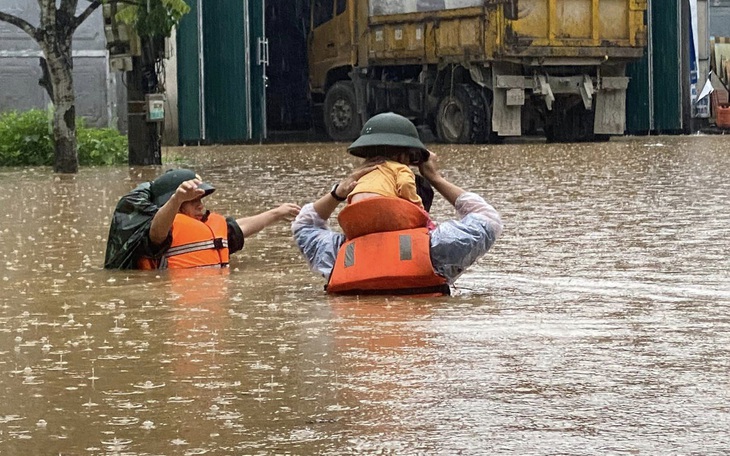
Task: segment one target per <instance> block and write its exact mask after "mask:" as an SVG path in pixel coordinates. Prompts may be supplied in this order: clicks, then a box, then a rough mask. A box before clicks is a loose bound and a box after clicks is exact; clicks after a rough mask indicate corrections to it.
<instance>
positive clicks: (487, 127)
mask: <svg viewBox="0 0 730 456" xmlns="http://www.w3.org/2000/svg"><path fill="white" fill-rule="evenodd" d="M479 92H480V94H481V95H482V99H483V100H484V139H483V141H482V142H483V143H484V144H502V143H504V137H502V136H499V134H497V132H496V131H494V130H492V112H494V111H493V109H494V106H493V100H494V95H493V94H492V91H491V90H489V89H481V90H479Z"/></svg>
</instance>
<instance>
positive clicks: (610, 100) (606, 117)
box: [593, 77, 629, 135]
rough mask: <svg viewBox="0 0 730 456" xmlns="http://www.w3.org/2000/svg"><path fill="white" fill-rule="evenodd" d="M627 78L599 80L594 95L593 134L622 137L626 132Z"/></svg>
mask: <svg viewBox="0 0 730 456" xmlns="http://www.w3.org/2000/svg"><path fill="white" fill-rule="evenodd" d="M628 86H629V78H626V77H604V78H601V88H600V90H599V91H598V93H597V94H596V111H595V113H596V117H595V120H594V123H593V132H594V133H595V134H597V135H623V134H624V131H625V130H626V88H627V87H628Z"/></svg>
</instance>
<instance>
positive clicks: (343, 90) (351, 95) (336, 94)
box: [324, 81, 362, 141]
mask: <svg viewBox="0 0 730 456" xmlns="http://www.w3.org/2000/svg"><path fill="white" fill-rule="evenodd" d="M324 125H325V128H326V129H327V135H328V136H329V137H330V138H332V139H333V140H335V141H351V140H353V139H355V138H357V137H358V135H359V134H360V129H361V128H362V125H361V122H360V115H359V114H358V113H357V102H356V100H355V88H354V87H353V86H352V82H348V81H340V82H336V83H335V84H334V85H332V87H330V89H329V90H328V91H327V95H326V96H325V98H324Z"/></svg>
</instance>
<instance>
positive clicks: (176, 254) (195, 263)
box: [165, 213, 228, 269]
mask: <svg viewBox="0 0 730 456" xmlns="http://www.w3.org/2000/svg"><path fill="white" fill-rule="evenodd" d="M165 259H166V260H167V267H168V268H170V269H178V268H196V267H201V266H213V265H218V266H221V267H223V266H227V265H228V225H227V223H226V219H225V217H223V216H222V215H220V214H214V213H211V214H210V215H209V216H208V219H207V220H206V221H205V222H201V221H200V220H197V219H194V218H192V217H188V216H187V215H185V214H177V215H176V216H175V221H174V222H173V224H172V245H171V246H170V248H169V249H168V250H167V252H165Z"/></svg>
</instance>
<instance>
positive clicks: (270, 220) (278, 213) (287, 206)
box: [236, 203, 301, 238]
mask: <svg viewBox="0 0 730 456" xmlns="http://www.w3.org/2000/svg"><path fill="white" fill-rule="evenodd" d="M300 210H301V208H300V207H299V206H297V205H296V204H292V203H284V204H282V205H281V206H279V207H275V208H273V209H269V210H268V211H266V212H262V213H260V214H256V215H252V216H249V217H242V218H239V219H236V223H238V226H239V227H240V228H241V232H242V233H243V237H244V238H248V237H251V236H253V235H254V234H256V233H258V232H259V231H261V230H263V229H264V228H266V227H268V226H271V225H273V224H275V223H277V222H281V221H284V220H293V219H294V217H296V216H297V215H298V214H299V211H300Z"/></svg>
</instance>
